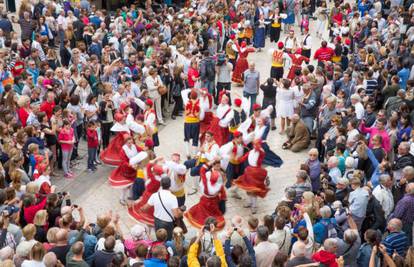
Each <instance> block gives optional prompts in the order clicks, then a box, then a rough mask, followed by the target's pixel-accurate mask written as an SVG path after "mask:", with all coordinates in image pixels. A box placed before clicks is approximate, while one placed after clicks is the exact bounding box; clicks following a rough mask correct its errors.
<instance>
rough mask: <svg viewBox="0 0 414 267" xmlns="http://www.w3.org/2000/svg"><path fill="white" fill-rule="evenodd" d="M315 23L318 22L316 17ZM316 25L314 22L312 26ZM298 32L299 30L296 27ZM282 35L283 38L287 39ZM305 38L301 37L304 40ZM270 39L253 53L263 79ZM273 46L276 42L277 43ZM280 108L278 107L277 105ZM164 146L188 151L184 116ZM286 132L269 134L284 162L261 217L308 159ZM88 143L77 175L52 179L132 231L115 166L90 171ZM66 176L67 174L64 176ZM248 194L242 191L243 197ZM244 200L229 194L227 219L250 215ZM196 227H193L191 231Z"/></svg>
mask: <svg viewBox="0 0 414 267" xmlns="http://www.w3.org/2000/svg"><path fill="white" fill-rule="evenodd" d="M311 24H314V22H313V21H312V22H311ZM311 29H312V26H311ZM296 32H297V35H298V34H299V32H298V29H296ZM312 37H313V50H312V52H314V51H315V49H317V48H318V47H319V45H320V40H319V39H316V37H315V34H314V33H312ZM284 38H285V37H284V35H282V37H281V40H284ZM300 39H301V38H298V40H300ZM271 46H272V45H271V44H269V42H268V40H267V44H266V49H264V50H263V51H262V52H256V53H253V54H251V55H250V56H249V60H250V61H254V62H255V63H256V69H257V70H258V71H260V75H261V81H262V82H264V81H265V80H266V79H267V78H268V77H269V74H270V54H269V53H268V49H270V48H271ZM273 46H275V45H274V44H273ZM241 93H242V88H238V87H235V86H233V87H232V95H233V96H240V95H241ZM261 99H262V97H261V95H259V97H258V103H261ZM276 109H277V108H276ZM159 137H160V143H161V146H160V147H158V148H156V153H157V155H160V156H164V157H168V156H169V155H171V153H173V152H179V153H181V155H184V154H185V151H184V146H183V144H184V141H183V140H184V134H183V118H182V117H177V120H175V121H171V120H167V125H166V126H165V127H163V128H161V130H160V132H159ZM285 139H286V136H282V135H280V134H279V133H278V130H276V131H271V132H270V134H269V136H268V139H267V141H268V144H269V146H270V148H271V149H272V150H273V151H274V152H275V153H276V154H278V155H279V156H280V157H281V158H282V159H283V161H284V164H283V165H282V166H281V167H280V168H267V170H268V173H269V177H270V188H271V191H270V192H269V193H268V195H267V196H266V198H265V199H258V212H257V214H256V217H258V218H259V219H261V218H262V217H263V215H266V214H271V213H272V212H273V211H274V209H275V207H276V204H277V203H278V202H279V201H280V199H281V198H282V197H283V195H284V194H283V192H284V189H285V188H286V187H287V186H289V185H291V184H292V183H293V182H294V180H295V173H296V171H297V170H298V168H299V165H300V163H302V162H304V161H305V159H306V152H305V151H304V152H301V153H292V152H290V151H286V150H282V149H281V146H282V143H283V142H284V141H285ZM85 146H86V144H85V143H84V142H83V143H82V144H81V149H80V150H81V155H84V156H83V158H82V159H81V160H80V161H79V164H78V165H77V166H76V167H75V169H74V170H75V174H76V178H75V179H73V180H67V179H64V178H54V180H53V181H52V182H53V183H54V184H56V185H57V186H58V188H59V190H61V191H68V192H70V194H71V196H72V203H75V204H81V205H82V207H83V208H84V210H85V213H86V216H87V219H88V220H89V221H95V220H96V216H97V214H100V213H103V212H105V211H108V210H110V209H111V210H113V211H114V212H116V213H119V214H120V216H121V222H122V228H123V229H124V230H125V231H128V229H129V228H130V227H132V226H133V225H134V224H136V223H137V222H136V221H135V220H134V219H133V218H131V217H130V216H129V215H128V212H127V209H126V207H124V206H122V205H121V204H120V203H119V196H120V191H119V190H116V189H113V188H111V187H110V186H109V184H108V182H107V177H108V175H109V173H110V171H111V170H112V169H113V168H112V167H109V166H105V165H101V166H99V167H98V171H96V172H95V173H93V174H89V173H88V172H87V171H86V160H87V155H86V149H85ZM62 177H63V176H62ZM191 185H192V181H191V179H190V178H188V179H187V181H186V188H188V189H189V188H190V187H191ZM199 196H200V195H199V194H195V195H192V196H187V200H186V205H187V207H188V208H189V207H191V206H192V205H194V204H196V203H197V202H198V199H199ZM245 196H246V195H245V194H244V192H243V194H242V197H245ZM243 204H244V201H243V200H237V199H232V198H229V199H228V201H227V212H226V214H225V218H226V219H230V218H231V217H232V216H233V215H235V214H239V215H241V216H243V217H245V218H247V217H248V216H249V215H250V209H246V208H243ZM192 231H194V229H190V233H191V232H192Z"/></svg>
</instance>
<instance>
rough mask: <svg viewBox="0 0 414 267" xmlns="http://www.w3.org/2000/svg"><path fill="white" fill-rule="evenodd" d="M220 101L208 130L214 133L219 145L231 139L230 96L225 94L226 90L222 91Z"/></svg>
mask: <svg viewBox="0 0 414 267" xmlns="http://www.w3.org/2000/svg"><path fill="white" fill-rule="evenodd" d="M219 101H220V104H219V105H218V106H217V109H216V114H215V115H214V117H213V119H212V120H211V123H210V127H209V129H208V131H209V132H212V133H214V141H216V143H217V144H218V145H219V146H222V145H224V144H226V143H227V142H228V140H229V135H230V133H229V123H230V121H231V114H230V113H231V112H230V111H231V107H230V105H229V97H228V96H227V95H226V94H225V91H224V90H223V91H221V92H220V97H219ZM201 142H203V140H201Z"/></svg>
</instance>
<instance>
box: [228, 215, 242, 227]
mask: <svg viewBox="0 0 414 267" xmlns="http://www.w3.org/2000/svg"><path fill="white" fill-rule="evenodd" d="M242 222H243V218H242V217H241V216H240V215H235V216H233V218H231V224H232V225H233V227H240V226H241V224H242Z"/></svg>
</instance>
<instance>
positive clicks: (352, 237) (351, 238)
mask: <svg viewBox="0 0 414 267" xmlns="http://www.w3.org/2000/svg"><path fill="white" fill-rule="evenodd" d="M357 239H358V231H357V230H355V229H347V230H346V231H345V232H344V241H345V242H347V243H348V244H353V243H354V242H355V241H356V240H357Z"/></svg>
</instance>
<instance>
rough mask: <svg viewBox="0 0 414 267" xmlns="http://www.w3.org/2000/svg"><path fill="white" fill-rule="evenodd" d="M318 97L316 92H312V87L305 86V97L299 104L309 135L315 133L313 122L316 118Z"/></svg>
mask: <svg viewBox="0 0 414 267" xmlns="http://www.w3.org/2000/svg"><path fill="white" fill-rule="evenodd" d="M317 102H318V101H317V97H316V94H315V92H314V91H313V90H312V88H311V85H308V84H304V85H303V97H302V100H301V101H300V102H299V103H298V104H299V106H300V117H301V119H302V120H303V123H304V124H305V125H306V128H308V131H309V133H312V131H313V122H314V120H315V118H316V110H317V105H316V104H317Z"/></svg>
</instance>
